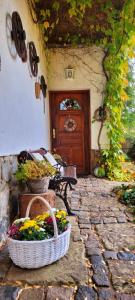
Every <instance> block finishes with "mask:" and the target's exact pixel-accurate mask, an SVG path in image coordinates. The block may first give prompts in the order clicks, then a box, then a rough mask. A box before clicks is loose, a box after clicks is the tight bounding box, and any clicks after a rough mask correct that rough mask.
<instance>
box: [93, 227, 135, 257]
mask: <svg viewBox="0 0 135 300" xmlns="http://www.w3.org/2000/svg"><path fill="white" fill-rule="evenodd" d="M96 229H97V232H98V235H99V237H100V239H101V240H102V241H103V243H104V245H105V248H106V249H107V250H112V251H121V250H122V249H124V248H128V247H130V246H131V245H134V244H135V225H134V224H132V223H123V224H120V225H119V224H106V225H105V224H99V225H96Z"/></svg>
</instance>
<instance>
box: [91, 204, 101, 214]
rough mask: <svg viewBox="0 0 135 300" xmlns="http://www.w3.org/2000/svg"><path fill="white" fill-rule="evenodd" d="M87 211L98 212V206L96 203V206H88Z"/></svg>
mask: <svg viewBox="0 0 135 300" xmlns="http://www.w3.org/2000/svg"><path fill="white" fill-rule="evenodd" d="M89 211H90V212H97V213H99V207H97V205H96V207H95V206H90V207H89Z"/></svg>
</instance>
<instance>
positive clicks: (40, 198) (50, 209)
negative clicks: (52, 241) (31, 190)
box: [25, 196, 58, 238]
mask: <svg viewBox="0 0 135 300" xmlns="http://www.w3.org/2000/svg"><path fill="white" fill-rule="evenodd" d="M37 199H39V200H41V201H42V202H43V203H44V204H45V206H46V207H47V208H48V210H49V211H50V213H51V217H52V220H53V226H54V238H57V237H58V227H57V223H56V218H55V215H54V212H53V210H52V208H51V206H50V204H49V203H48V202H47V201H46V200H45V199H44V198H43V197H41V196H35V197H33V198H32V199H31V200H30V202H29V204H28V207H27V210H26V214H25V217H29V213H30V209H31V206H32V204H33V203H34V202H35V201H36V200H37Z"/></svg>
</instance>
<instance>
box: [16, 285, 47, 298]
mask: <svg viewBox="0 0 135 300" xmlns="http://www.w3.org/2000/svg"><path fill="white" fill-rule="evenodd" d="M45 294H46V292H45V289H44V288H43V287H38V288H35V287H31V288H26V289H23V290H22V292H21V294H20V296H19V300H44V299H45Z"/></svg>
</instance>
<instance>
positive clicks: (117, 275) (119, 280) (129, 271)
mask: <svg viewBox="0 0 135 300" xmlns="http://www.w3.org/2000/svg"><path fill="white" fill-rule="evenodd" d="M108 265H109V270H110V272H111V279H112V283H113V287H114V289H115V290H116V291H118V292H121V293H127V294H128V293H131V294H134V293H135V284H134V278H135V273H134V272H135V262H134V261H132V262H130V261H122V260H108Z"/></svg>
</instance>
